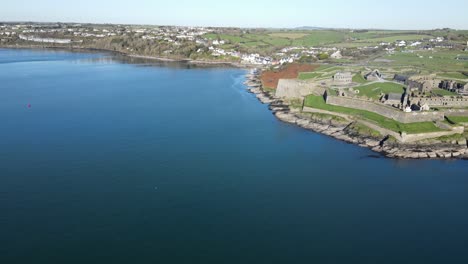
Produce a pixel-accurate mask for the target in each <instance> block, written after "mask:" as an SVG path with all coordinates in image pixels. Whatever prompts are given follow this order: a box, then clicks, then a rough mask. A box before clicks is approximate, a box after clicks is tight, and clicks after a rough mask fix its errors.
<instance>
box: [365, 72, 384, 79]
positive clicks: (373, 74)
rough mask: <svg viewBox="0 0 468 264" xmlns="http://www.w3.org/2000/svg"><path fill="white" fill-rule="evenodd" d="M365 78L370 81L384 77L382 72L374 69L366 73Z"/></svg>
mask: <svg viewBox="0 0 468 264" xmlns="http://www.w3.org/2000/svg"><path fill="white" fill-rule="evenodd" d="M364 79H366V80H368V81H378V80H380V79H382V74H381V73H380V71H379V70H373V71H371V72H369V73H368V74H366V75H364Z"/></svg>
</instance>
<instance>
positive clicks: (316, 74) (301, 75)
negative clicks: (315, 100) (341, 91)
mask: <svg viewBox="0 0 468 264" xmlns="http://www.w3.org/2000/svg"><path fill="white" fill-rule="evenodd" d="M322 74H323V73H320V72H300V73H299V80H309V79H315V78H318V77H321V76H322Z"/></svg>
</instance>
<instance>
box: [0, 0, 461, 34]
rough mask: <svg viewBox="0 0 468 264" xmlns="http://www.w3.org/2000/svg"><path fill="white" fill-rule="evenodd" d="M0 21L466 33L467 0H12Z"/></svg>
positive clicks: (1, 11)
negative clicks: (334, 28) (417, 30)
mask: <svg viewBox="0 0 468 264" xmlns="http://www.w3.org/2000/svg"><path fill="white" fill-rule="evenodd" d="M2 2H3V3H1V4H0V20H1V21H42V22H91V23H117V24H119V23H122V24H154V25H188V26H192V25H193V26H195V25H197V26H236V27H299V26H318V27H339V28H382V29H432V28H444V27H450V28H455V29H468V13H467V11H468V0H390V1H375V0H359V1H356V0H348V1H346V0H339V1H338V0H320V1H314V0H293V1H284V0H283V1H274V0H234V1H222V0H221V1H220V0H191V1H188V0H73V1H67V0H15V1H2Z"/></svg>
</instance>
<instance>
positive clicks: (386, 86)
mask: <svg viewBox="0 0 468 264" xmlns="http://www.w3.org/2000/svg"><path fill="white" fill-rule="evenodd" d="M354 89H355V90H359V96H367V97H368V98H373V99H377V100H378V99H380V94H381V93H384V94H389V93H401V94H403V92H404V91H405V90H404V88H403V85H400V84H396V83H390V82H386V83H373V84H369V85H363V86H359V87H356V88H354Z"/></svg>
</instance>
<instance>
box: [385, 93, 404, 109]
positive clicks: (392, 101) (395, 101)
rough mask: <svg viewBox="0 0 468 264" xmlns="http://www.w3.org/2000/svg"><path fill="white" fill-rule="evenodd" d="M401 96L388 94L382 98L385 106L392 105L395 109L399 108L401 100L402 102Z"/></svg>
mask: <svg viewBox="0 0 468 264" xmlns="http://www.w3.org/2000/svg"><path fill="white" fill-rule="evenodd" d="M402 97H403V96H402V95H401V94H398V93H390V94H387V95H385V98H384V104H386V105H392V106H395V107H398V108H399V107H400V106H401V100H402Z"/></svg>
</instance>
